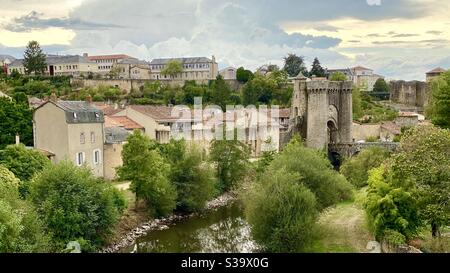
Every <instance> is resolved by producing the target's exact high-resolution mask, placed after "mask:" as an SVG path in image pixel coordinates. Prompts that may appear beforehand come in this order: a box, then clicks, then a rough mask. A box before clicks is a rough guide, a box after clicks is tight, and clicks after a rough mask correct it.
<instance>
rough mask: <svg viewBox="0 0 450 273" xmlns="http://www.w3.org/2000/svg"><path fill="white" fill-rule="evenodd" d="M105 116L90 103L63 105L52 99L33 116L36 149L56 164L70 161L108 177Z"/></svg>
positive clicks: (65, 103)
mask: <svg viewBox="0 0 450 273" xmlns="http://www.w3.org/2000/svg"><path fill="white" fill-rule="evenodd" d="M103 123H104V116H103V113H102V111H100V110H98V109H97V108H95V107H94V106H92V105H91V103H90V102H89V101H60V100H56V96H54V95H53V96H52V98H51V100H50V101H47V102H46V103H44V104H42V105H41V106H39V107H38V108H37V109H36V110H35V112H34V116H33V131H34V147H35V148H36V149H39V150H43V151H47V152H48V153H49V154H52V155H54V156H53V157H52V160H53V162H55V163H56V162H60V161H61V160H64V159H68V160H70V161H72V162H74V163H75V164H76V165H77V166H82V165H86V166H88V167H89V168H90V169H91V170H92V173H93V174H94V175H96V176H99V177H101V176H104V168H103V151H104V144H103V143H104V133H103Z"/></svg>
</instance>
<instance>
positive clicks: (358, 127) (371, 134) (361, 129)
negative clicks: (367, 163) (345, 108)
mask: <svg viewBox="0 0 450 273" xmlns="http://www.w3.org/2000/svg"><path fill="white" fill-rule="evenodd" d="M380 127H381V125H380V124H359V123H355V122H354V123H353V132H352V134H353V139H354V140H355V141H360V140H367V139H368V138H379V137H380V130H381V128H380Z"/></svg>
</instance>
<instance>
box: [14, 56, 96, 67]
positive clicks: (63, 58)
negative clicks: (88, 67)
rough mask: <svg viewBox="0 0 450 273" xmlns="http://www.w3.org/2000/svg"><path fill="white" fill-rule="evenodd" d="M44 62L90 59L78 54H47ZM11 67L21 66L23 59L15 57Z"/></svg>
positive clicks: (84, 61) (72, 61) (87, 61)
mask: <svg viewBox="0 0 450 273" xmlns="http://www.w3.org/2000/svg"><path fill="white" fill-rule="evenodd" d="M45 62H46V63H47V65H55V64H73V63H89V62H90V61H89V60H88V59H87V58H86V57H83V56H79V55H47V56H46V59H45ZM10 66H11V67H17V66H23V59H16V60H14V61H13V62H12V63H11V64H10Z"/></svg>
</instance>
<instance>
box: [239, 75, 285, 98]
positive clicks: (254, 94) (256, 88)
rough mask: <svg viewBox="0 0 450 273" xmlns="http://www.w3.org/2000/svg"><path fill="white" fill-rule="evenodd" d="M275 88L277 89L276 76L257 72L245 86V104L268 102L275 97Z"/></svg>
mask: <svg viewBox="0 0 450 273" xmlns="http://www.w3.org/2000/svg"><path fill="white" fill-rule="evenodd" d="M275 89H277V82H276V81H275V80H274V78H272V77H266V76H263V75H261V74H256V75H255V76H254V78H253V79H252V80H250V81H249V82H247V84H246V85H245V86H244V88H243V91H242V92H243V99H244V104H245V105H258V104H259V103H263V104H268V103H270V102H271V100H272V98H273V92H274V90H275Z"/></svg>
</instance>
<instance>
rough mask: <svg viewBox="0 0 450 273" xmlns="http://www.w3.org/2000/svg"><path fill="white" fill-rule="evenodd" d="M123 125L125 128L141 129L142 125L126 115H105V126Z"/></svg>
mask: <svg viewBox="0 0 450 273" xmlns="http://www.w3.org/2000/svg"><path fill="white" fill-rule="evenodd" d="M111 127H123V128H124V129H126V130H134V129H143V128H144V127H142V125H140V124H138V123H137V122H135V121H134V120H132V119H130V118H128V117H114V116H113V117H111V116H105V128H111Z"/></svg>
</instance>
